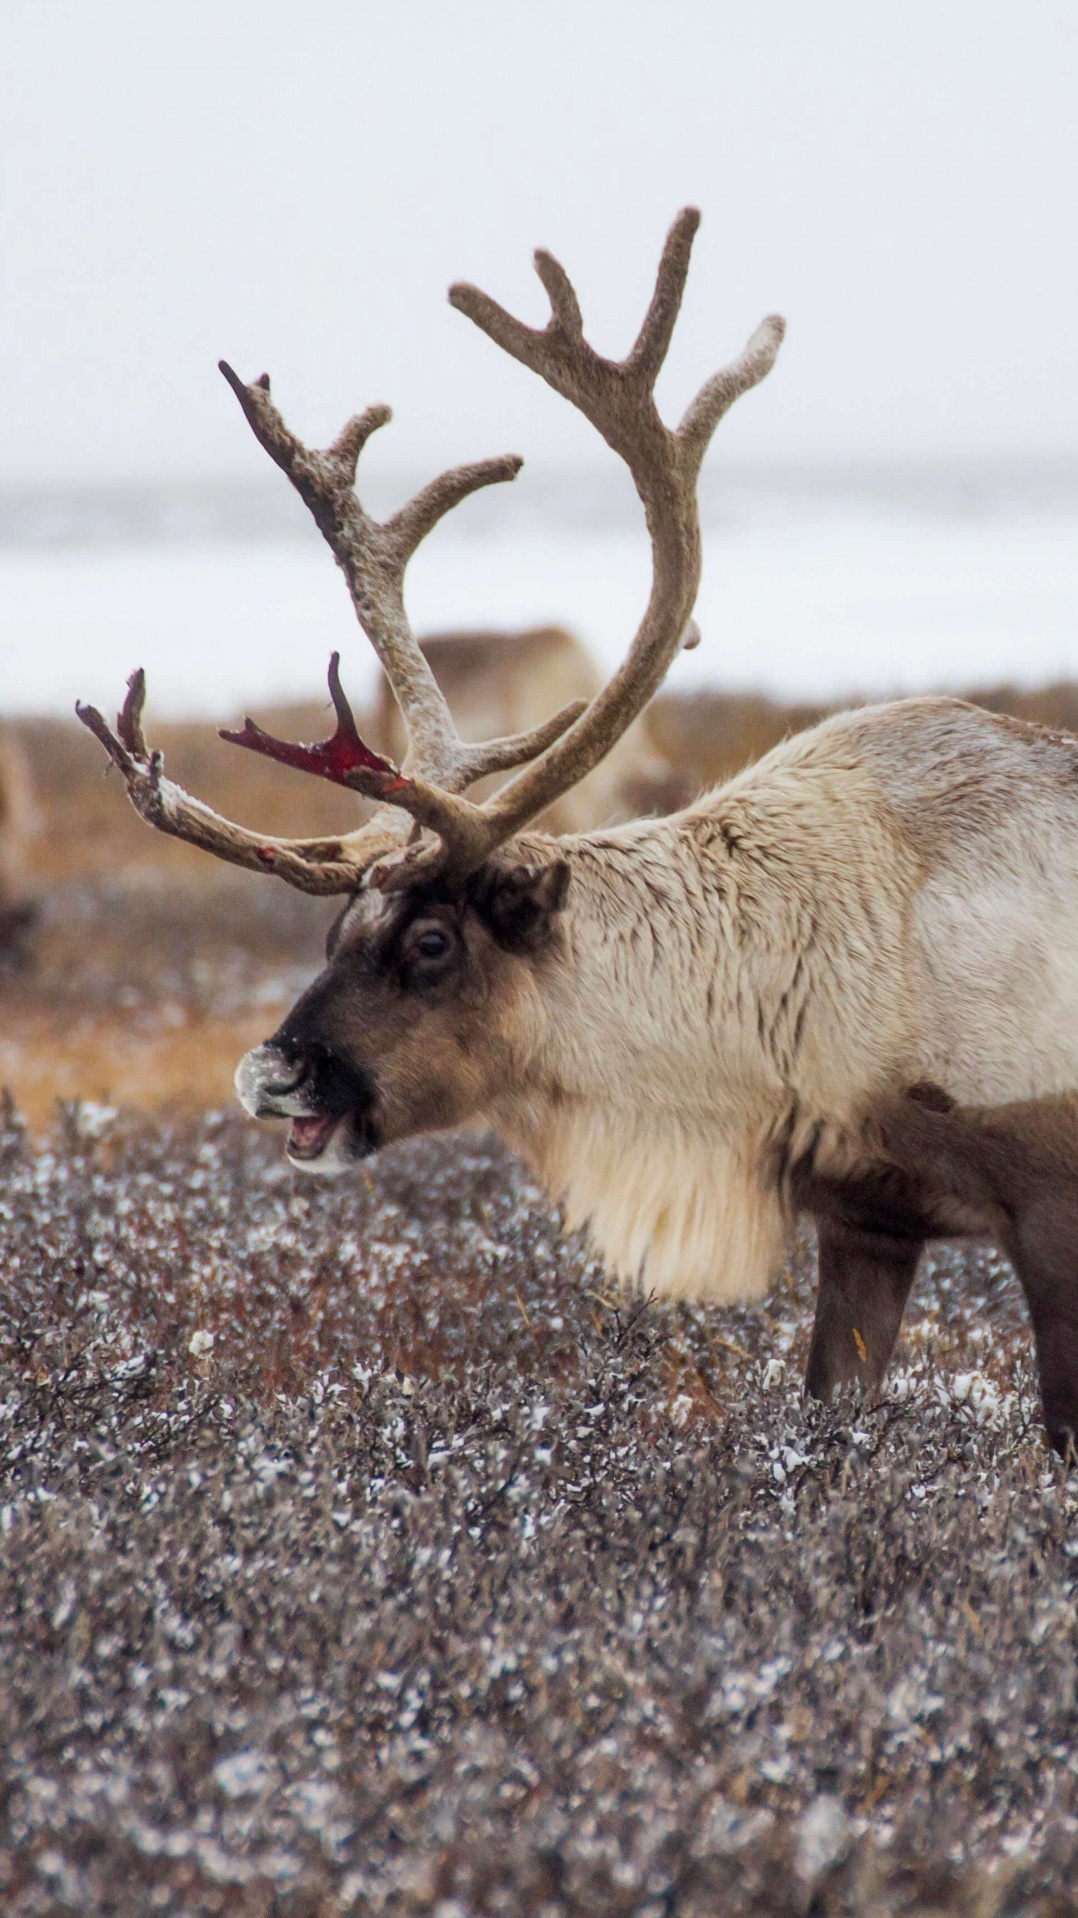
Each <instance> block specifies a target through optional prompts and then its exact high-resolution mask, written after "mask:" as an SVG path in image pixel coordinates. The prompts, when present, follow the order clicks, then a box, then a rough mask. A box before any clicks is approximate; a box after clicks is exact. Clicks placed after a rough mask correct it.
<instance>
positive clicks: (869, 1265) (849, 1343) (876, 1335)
mask: <svg viewBox="0 0 1078 1918" xmlns="http://www.w3.org/2000/svg"><path fill="white" fill-rule="evenodd" d="M818 1232H819V1241H820V1280H819V1289H818V1291H817V1294H816V1320H815V1324H814V1325H813V1328H812V1344H811V1346H810V1347H809V1356H808V1365H807V1367H806V1370H805V1391H806V1392H807V1393H808V1395H809V1397H810V1398H814V1399H826V1398H829V1397H830V1395H831V1393H832V1392H833V1391H834V1389H835V1387H836V1386H837V1385H851V1384H855V1383H856V1384H859V1385H863V1386H864V1387H865V1389H866V1391H870V1392H875V1391H878V1389H879V1387H880V1385H881V1383H882V1381H883V1375H884V1373H885V1372H886V1370H887V1363H888V1360H889V1359H890V1357H891V1353H892V1351H893V1350H894V1343H895V1340H896V1338H897V1337H898V1328H899V1326H900V1325H901V1323H902V1314H903V1312H904V1310H905V1306H906V1300H907V1299H908V1297H909V1292H910V1287H911V1285H912V1284H913V1275H914V1273H915V1272H916V1270H917V1261H918V1259H919V1258H920V1255H921V1245H922V1241H921V1240H920V1239H903V1238H892V1237H890V1236H889V1235H888V1234H886V1233H882V1232H866V1231H862V1230H861V1228H860V1227H858V1226H852V1225H845V1224H843V1223H841V1222H840V1221H837V1220H830V1219H821V1220H820V1221H819V1222H818Z"/></svg>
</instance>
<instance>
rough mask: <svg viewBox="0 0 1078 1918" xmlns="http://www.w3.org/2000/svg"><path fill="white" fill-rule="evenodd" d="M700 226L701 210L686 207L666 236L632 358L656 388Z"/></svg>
mask: <svg viewBox="0 0 1078 1918" xmlns="http://www.w3.org/2000/svg"><path fill="white" fill-rule="evenodd" d="M699 226H700V210H699V208H698V207H695V206H687V207H683V208H682V210H681V212H680V213H679V214H678V216H677V219H676V220H675V221H674V224H673V226H672V227H671V228H670V231H669V233H668V234H667V236H666V244H665V246H664V247H663V253H662V259H661V260H660V261H659V271H658V273H657V274H656V276H655V291H654V293H653V294H652V296H651V304H650V305H649V307H648V310H647V312H646V313H645V315H644V323H643V325H642V326H641V328H640V331H639V333H638V334H637V337H636V345H635V346H634V347H633V350H632V352H631V353H630V355H629V359H628V365H629V366H630V367H631V369H632V371H633V372H634V373H638V374H641V375H642V376H643V378H644V379H645V380H646V381H647V383H648V386H649V387H652V386H654V384H655V381H656V380H657V378H658V376H659V373H660V371H661V370H662V365H663V362H664V360H665V359H666V356H667V353H668V352H669V351H670V342H671V340H672V339H673V337H674V328H675V326H676V325H677V317H678V314H679V313H680V311H681V302H682V298H683V297H684V293H685V282H686V280H687V279H688V277H689V261H690V259H691V257H692V243H693V241H694V240H695V238H696V235H697V231H698V230H699Z"/></svg>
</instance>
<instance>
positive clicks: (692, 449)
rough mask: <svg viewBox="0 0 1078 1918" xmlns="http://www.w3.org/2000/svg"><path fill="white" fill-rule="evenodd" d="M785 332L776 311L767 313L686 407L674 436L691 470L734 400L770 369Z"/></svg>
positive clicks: (695, 466)
mask: <svg viewBox="0 0 1078 1918" xmlns="http://www.w3.org/2000/svg"><path fill="white" fill-rule="evenodd" d="M785 335H786V322H785V320H784V319H783V318H782V316H781V315H780V314H778V313H769V314H768V317H767V319H766V320H761V322H760V324H759V326H758V327H757V328H756V331H755V333H754V334H753V335H752V338H751V339H750V340H749V342H748V345H747V346H746V347H745V349H744V351H743V352H742V353H739V354H738V357H737V359H736V360H731V362H730V364H729V366H724V367H722V368H721V369H720V371H719V372H718V373H713V374H712V376H711V378H710V379H709V380H706V381H705V383H704V385H703V386H702V387H701V388H700V391H699V393H698V394H697V395H696V398H695V399H694V400H692V401H691V402H690V404H689V405H688V406H687V407H686V409H685V412H684V414H683V416H682V421H681V425H680V426H679V427H678V431H677V436H678V439H679V441H680V442H681V446H682V448H683V450H684V453H685V455H686V458H687V459H688V460H689V461H690V462H691V463H692V465H693V470H698V469H699V467H700V464H701V461H702V460H703V457H704V454H705V453H706V452H707V449H708V446H709V444H710V441H711V435H712V434H713V433H714V431H715V428H716V427H717V425H718V423H719V421H720V420H721V419H722V417H723V415H724V414H725V413H727V412H728V411H729V409H730V407H731V406H732V405H733V403H734V401H735V400H736V399H740V397H741V395H742V393H747V392H748V391H749V390H750V388H751V387H753V386H758V385H759V383H760V381H761V380H762V379H765V378H766V377H767V375H768V373H770V371H771V368H772V367H773V366H774V364H775V360H776V358H777V355H778V350H779V347H780V346H781V345H782V342H783V339H784V338H785Z"/></svg>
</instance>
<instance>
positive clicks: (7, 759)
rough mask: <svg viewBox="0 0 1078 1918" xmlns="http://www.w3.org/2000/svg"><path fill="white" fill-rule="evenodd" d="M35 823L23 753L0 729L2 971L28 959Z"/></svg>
mask: <svg viewBox="0 0 1078 1918" xmlns="http://www.w3.org/2000/svg"><path fill="white" fill-rule="evenodd" d="M34 828H35V820H34V802H33V795H32V792H31V786H30V773H29V768H28V766H27V763H26V755H25V753H24V752H23V751H22V749H21V747H20V745H19V742H18V740H17V739H16V737H15V735H14V734H13V733H10V732H8V733H0V973H12V972H22V971H23V970H25V968H26V967H27V966H28V965H29V964H30V963H31V950H30V948H31V937H32V934H33V929H34V927H35V925H36V924H37V920H38V913H39V909H38V907H37V905H36V903H35V902H34V901H33V900H32V899H29V898H26V897H25V896H24V895H23V890H22V888H23V880H24V876H25V869H26V854H27V846H28V844H29V841H30V838H31V836H32V834H33V832H34Z"/></svg>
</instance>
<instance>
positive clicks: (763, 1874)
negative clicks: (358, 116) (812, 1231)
mask: <svg viewBox="0 0 1078 1918" xmlns="http://www.w3.org/2000/svg"><path fill="white" fill-rule="evenodd" d="M2 1169H3V1182H4V1185H3V1209H2V1216H0V1231H2V1235H3V1239H2V1244H3V1269H4V1287H3V1290H2V1293H0V1418H2V1424H0V1463H2V1472H3V1484H2V1488H0V1547H2V1549H0V1711H2V1714H3V1724H4V1738H3V1741H2V1754H0V1780H2V1791H0V1799H2V1803H3V1807H4V1811H3V1833H2V1839H0V1904H2V1905H3V1909H4V1911H5V1913H9V1912H10V1913H11V1914H13V1918H55V1915H56V1914H58V1913H61V1912H75V1913H78V1914H80V1918H98V1914H101V1915H102V1918H104V1914H106V1913H117V1912H123V1913H127V1912H134V1911H140V1912H141V1911H143V1910H146V1911H164V1912H175V1913H177V1914H179V1913H182V1914H184V1918H188V1915H190V1918H201V1915H202V1914H203V1913H205V1914H210V1913H215V1914H217V1913H221V1914H224V1913H227V1914H228V1918H234V1915H235V1914H237V1913H242V1914H260V1915H261V1914H269V1913H275V1914H278V1913H279V1914H281V1915H282V1918H316V1914H317V1915H318V1918H324V1914H326V1913H334V1912H338V1911H339V1912H341V1913H355V1914H366V1913H400V1914H402V1918H403V1915H404V1914H407V1915H408V1918H410V1915H411V1914H412V1913H423V1912H426V1913H431V1914H434V1913H439V1914H441V1918H445V1914H446V1913H447V1912H449V1911H459V1912H462V1913H472V1912H475V1913H481V1914H484V1918H485V1915H486V1914H503V1913H510V1912H511V1913H513V1914H516V1913H518V1912H525V1913H532V1912H535V1913H538V1912H547V1913H550V1914H555V1913H563V1914H567V1915H571V1918H578V1915H579V1918H584V1915H585V1914H587V1918H600V1915H601V1918H608V1915H609V1914H612V1913H613V1914H625V1915H626V1918H629V1914H632V1918H638V1915H639V1918H643V1915H644V1914H647V1918H652V1914H659V1913H662V1912H670V1913H674V1912H676V1913H679V1914H685V1915H686V1918H696V1914H699V1918H713V1914H714V1913H715V1912H716V1911H722V1912H723V1913H724V1914H725V1913H731V1914H734V1915H735V1918H736V1914H740V1913H746V1914H748V1913H752V1914H754V1915H756V1918H763V1915H764V1914H767V1918H774V1915H775V1914H785V1913H789V1914H790V1915H791V1918H794V1914H797V1918H804V1914H806V1913H808V1912H810V1911H811V1912H814V1913H820V1914H830V1913H834V1914H839V1913H842V1914H849V1918H864V1914H865V1913H867V1912H872V1913H880V1914H886V1915H887V1918H890V1914H895V1918H898V1914H905V1913H910V1914H912V1913H924V1912H926V1911H929V1910H931V1911H934V1912H941V1913H954V1914H962V1915H963V1918H975V1915H976V1918H984V1915H985V1914H1003V1913H1008V1914H1019V1913H1021V1914H1022V1918H1026V1915H1027V1914H1035V1915H1039V1918H1049V1915H1051V1918H1058V1915H1059V1914H1062V1913H1065V1912H1072V1911H1073V1910H1074V1909H1075V1895H1074V1890H1073V1887H1074V1885H1075V1883H1076V1882H1078V1763H1076V1759H1075V1748H1074V1736H1073V1727H1074V1711H1075V1696H1076V1685H1078V1625H1076V1617H1078V1611H1076V1604H1075V1600H1076V1591H1075V1582H1076V1578H1078V1488H1076V1486H1075V1482H1074V1475H1073V1474H1070V1475H1068V1474H1067V1473H1066V1472H1065V1471H1064V1470H1063V1468H1062V1466H1061V1465H1060V1463H1059V1462H1058V1461H1056V1460H1055V1459H1054V1458H1053V1457H1052V1455H1051V1454H1050V1453H1048V1452H1047V1451H1046V1449H1045V1447H1044V1444H1043V1440H1042V1438H1041V1435H1040V1431H1039V1426H1038V1416H1037V1405H1036V1379H1035V1374H1034V1370H1033V1366H1032V1363H1031V1352H1030V1345H1029V1338H1028V1333H1027V1328H1026V1321H1025V1316H1024V1311H1023V1308H1022V1304H1021V1301H1020V1297H1019V1294H1018V1290H1017V1287H1016V1285H1015V1283H1014V1280H1013V1278H1012V1277H1011V1276H1010V1274H1009V1272H1008V1270H1007V1268H1006V1266H1005V1265H1004V1264H1003V1262H1002V1261H1001V1260H1000V1259H999V1258H998V1257H996V1256H995V1255H994V1254H990V1253H987V1252H985V1251H983V1250H982V1251H978V1252H975V1253H974V1252H970V1251H964V1252H958V1251H956V1250H953V1249H952V1250H946V1249H943V1248H937V1249H936V1250H935V1251H934V1252H933V1254H932V1255H931V1258H930V1260H929V1261H928V1262H927V1264H926V1269H925V1270H924V1272H923V1275H922V1278H921V1281H920V1282H919V1284H918V1287H917V1289H916V1291H915V1295H914V1298H913V1301H912V1305H911V1308H910V1311H909V1314H908V1317H907V1323H906V1330H905V1335H904V1336H905V1343H904V1350H903V1353H902V1356H901V1361H900V1364H899V1366H898V1368H897V1369H896V1370H895V1371H894V1373H893V1374H892V1378H891V1380H890V1383H889V1386H888V1390H887V1392H886V1394H885V1395H884V1396H883V1397H882V1398H881V1399H880V1400H879V1401H877V1402H873V1403H864V1402H861V1401H858V1400H857V1399H855V1398H845V1399H843V1398H841V1397H840V1399H839V1400H838V1401H836V1403H835V1404H833V1405H831V1406H827V1407H821V1406H815V1405H811V1404H810V1405H806V1404H805V1403H803V1401H802V1399H801V1394H800V1387H799V1374H800V1369H801V1366H802V1364H803V1362H804V1357H805V1353H806V1350H807V1345H808V1340H809V1333H810V1326H811V1317H812V1292H813V1283H814V1267H813V1260H812V1256H811V1249H810V1248H809V1247H808V1246H807V1245H803V1246H800V1247H799V1248H798V1250H797V1254H796V1257H795V1258H794V1260H793V1261H792V1262H791V1264H790V1266H789V1267H788V1268H787V1270H786V1272H785V1273H784V1275H783V1278H782V1280H781V1283H780V1285H779V1286H778V1288H777V1290H776V1291H775V1293H774V1294H773V1295H772V1297H771V1298H770V1299H769V1300H768V1302H767V1304H766V1306H764V1305H750V1306H742V1307H732V1306H727V1307H719V1306H715V1305H711V1306H695V1305H687V1304H675V1303H671V1302H666V1303H662V1302H658V1303H654V1302H653V1303H652V1305H651V1306H650V1307H649V1308H645V1304H644V1301H643V1299H642V1298H628V1299H626V1298H616V1297H614V1296H612V1295H611V1294H610V1293H609V1291H608V1290H607V1288H606V1285H605V1283H604V1280H603V1276H602V1272H601V1268H600V1267H599V1266H598V1264H597V1263H596V1262H595V1261H594V1260H593V1259H591V1258H589V1257H588V1255H587V1252H586V1249H585V1247H584V1246H583V1244H582V1243H581V1241H580V1240H579V1238H576V1239H566V1238H565V1237H564V1236H563V1234H562V1233H561V1231H560V1228H559V1221H558V1219H557V1217H556V1216H555V1215H554V1214H553V1213H552V1212H551V1211H550V1209H549V1207H548V1206H547V1204H546V1202H545V1201H544V1200H543V1198H542V1196H541V1195H540V1193H539V1191H538V1189H537V1187H536V1186H535V1184H534V1183H533V1182H532V1180H531V1179H530V1177H529V1176H528V1175H527V1174H526V1173H525V1172H524V1171H523V1170H522V1168H521V1166H520V1164H519V1162H518V1161H516V1160H513V1159H511V1158H509V1157H508V1156H507V1155H506V1154H505V1152H504V1151H503V1150H502V1149H501V1148H500V1147H498V1146H497V1145H495V1144H494V1143H493V1142H491V1141H489V1140H485V1139H480V1138H474V1139H468V1138H466V1137H462V1138H456V1139H452V1140H427V1141H416V1142H412V1143H409V1144H405V1145H402V1146H399V1147H395V1148H393V1149H391V1150H390V1151H388V1152H386V1153H385V1154H383V1155H381V1156H380V1157H379V1158H378V1159H377V1160H375V1161H374V1162H373V1163H372V1165H371V1168H370V1172H369V1178H368V1180H366V1181H365V1180H363V1179H357V1180H356V1181H354V1182H353V1183H351V1184H350V1185H348V1186H345V1187H340V1188H338V1187H332V1188H331V1187H327V1186H324V1185H312V1184H311V1183H310V1182H307V1181H303V1180H301V1178H300V1177H299V1176H298V1175H297V1174H295V1173H294V1172H293V1171H292V1170H291V1169H290V1168H289V1167H288V1166H287V1165H286V1164H284V1163H282V1162H281V1160H280V1158H279V1155H278V1153H277V1151H276V1149H275V1144H274V1141H273V1140H272V1139H271V1138H269V1137H266V1136H265V1135H263V1134H261V1133H259V1132H258V1131H257V1130H256V1129H255V1128H253V1127H251V1126H250V1125H249V1124H247V1123H246V1122H245V1121H244V1120H243V1119H242V1117H241V1116H239V1115H234V1114H232V1113H228V1114H223V1113H210V1114H207V1115H205V1116H204V1117H203V1118H202V1119H200V1120H191V1121H180V1120H178V1119H176V1120H169V1119H161V1120H158V1121H150V1120H148V1119H147V1117H146V1115H145V1114H135V1113H133V1114H131V1115H129V1116H124V1115H116V1114H115V1113H110V1112H109V1111H108V1110H107V1109H102V1108H101V1107H100V1106H94V1105H91V1106H86V1107H83V1108H71V1109H69V1110H68V1111H67V1112H66V1113H65V1114H64V1115H63V1117H62V1119H61V1122H60V1124H59V1125H58V1126H57V1128H56V1129H55V1130H54V1131H53V1132H51V1133H50V1134H49V1135H47V1136H45V1137H43V1138H40V1139H39V1140H38V1141H37V1142H36V1143H35V1142H32V1141H31V1140H30V1139H29V1138H28V1137H27V1135H26V1134H25V1133H24V1132H23V1130H22V1129H21V1128H20V1127H18V1126H17V1125H16V1124H15V1123H14V1122H12V1121H10V1120H9V1122H8V1124H7V1125H6V1127H5V1130H4V1132H3V1139H2Z"/></svg>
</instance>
